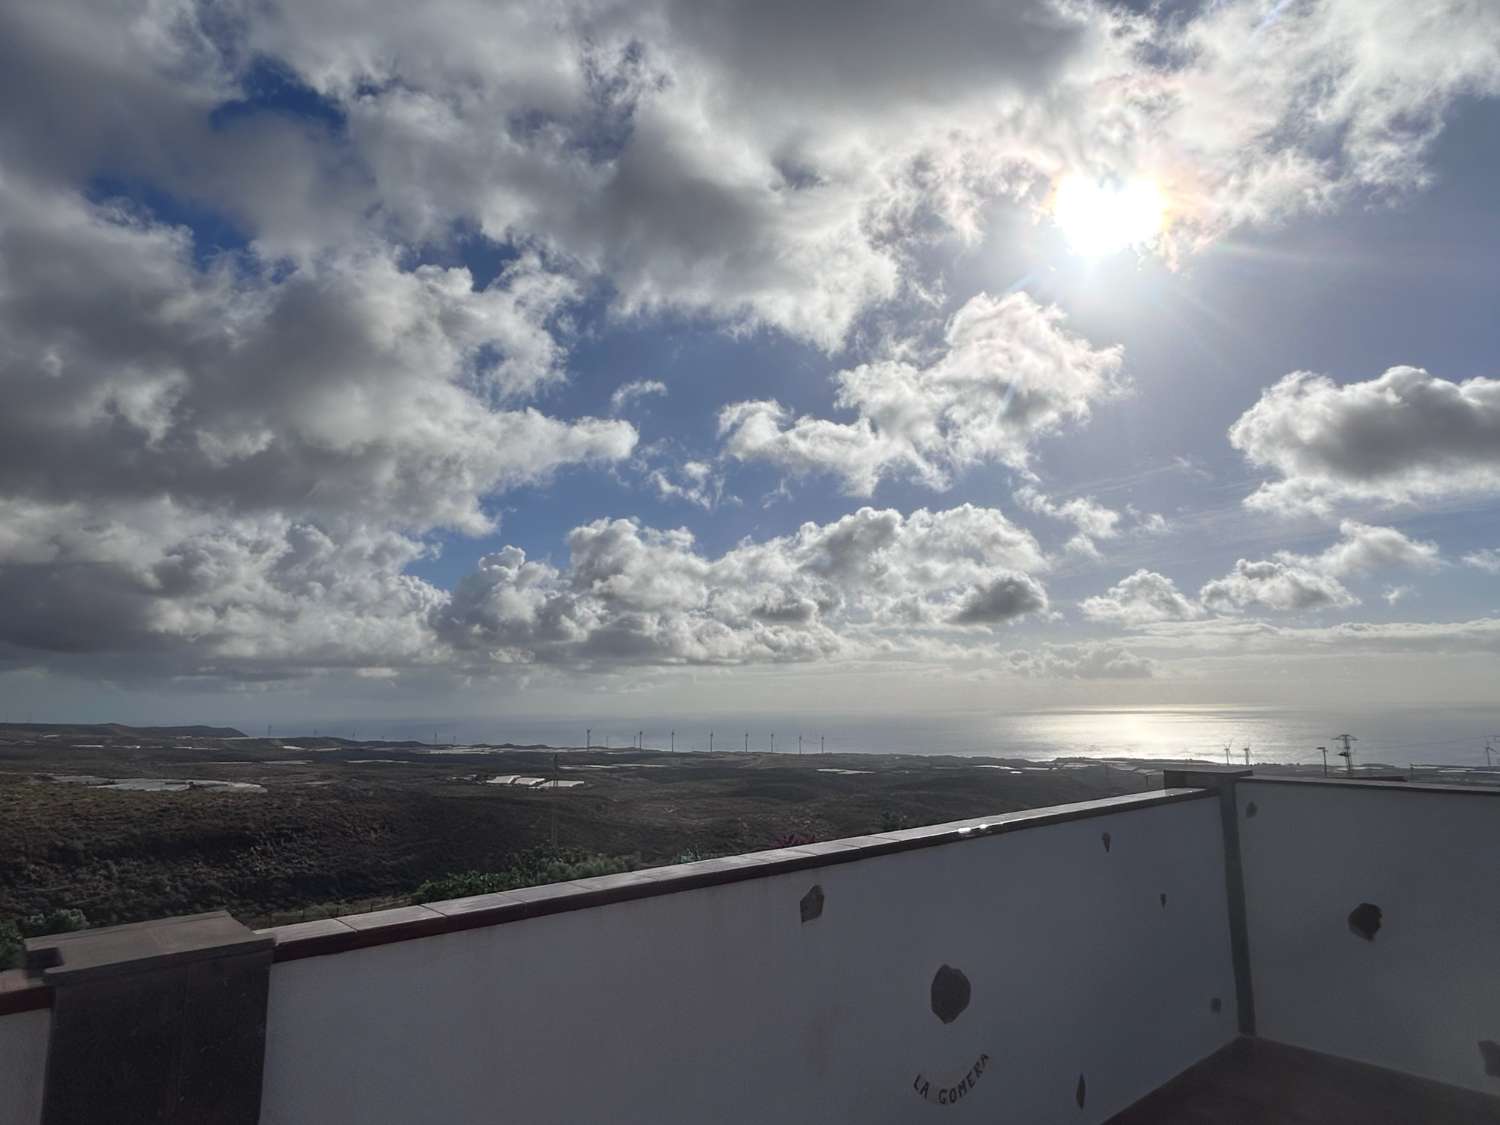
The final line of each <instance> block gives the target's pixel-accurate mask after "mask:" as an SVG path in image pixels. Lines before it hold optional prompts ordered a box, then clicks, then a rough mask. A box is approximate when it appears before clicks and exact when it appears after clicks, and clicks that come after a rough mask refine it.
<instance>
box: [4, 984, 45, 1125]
mask: <svg viewBox="0 0 1500 1125" xmlns="http://www.w3.org/2000/svg"><path fill="white" fill-rule="evenodd" d="M51 1030H52V1013H51V1012H49V1011H47V1010H46V1009H45V1008H43V1009H41V1010H40V1011H35V1012H18V1013H16V1014H15V1015H10V1016H0V1125H37V1123H38V1122H39V1121H41V1119H42V1083H43V1080H44V1078H45V1077H46V1075H45V1071H46V1066H47V1036H48V1034H49V1033H50V1032H51Z"/></svg>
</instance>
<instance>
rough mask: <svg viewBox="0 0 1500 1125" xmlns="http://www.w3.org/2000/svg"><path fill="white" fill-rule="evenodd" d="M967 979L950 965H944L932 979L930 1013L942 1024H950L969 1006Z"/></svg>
mask: <svg viewBox="0 0 1500 1125" xmlns="http://www.w3.org/2000/svg"><path fill="white" fill-rule="evenodd" d="M969 995H970V989H969V978H968V977H966V976H964V974H963V973H962V972H960V971H959V970H958V969H955V968H953V967H952V966H951V965H944V966H943V967H942V968H940V969H939V970H938V971H937V972H936V973H935V974H933V977H932V1013H933V1015H935V1016H937V1018H938V1019H940V1020H942V1021H943V1022H944V1023H952V1022H953V1021H954V1020H956V1019H958V1017H959V1016H961V1015H963V1013H964V1009H965V1008H967V1007H968V1006H969Z"/></svg>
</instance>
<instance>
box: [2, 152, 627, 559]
mask: <svg viewBox="0 0 1500 1125" xmlns="http://www.w3.org/2000/svg"><path fill="white" fill-rule="evenodd" d="M0 292H4V293H5V294H6V299H5V300H4V301H3V302H0V341H3V343H0V387H4V388H5V390H6V393H7V394H8V396H9V403H8V407H7V409H6V410H5V411H4V412H3V414H0V494H9V495H11V496H15V497H31V498H34V499H39V500H48V501H51V502H57V503H61V502H67V501H72V500H81V499H86V498H87V499H95V500H101V501H104V500H115V501H119V500H127V499H149V498H152V497H158V496H166V497H170V498H172V499H173V500H174V501H177V502H179V503H182V504H186V505H197V506H200V507H204V508H207V507H223V508H227V509H230V510H234V511H282V512H287V513H293V514H299V515H300V516H302V517H303V518H315V519H320V520H325V521H326V520H332V519H337V520H341V521H348V520H356V521H358V520H374V521H377V522H381V523H390V524H393V525H396V526H400V527H405V528H408V529H412V530H417V531H422V530H426V529H428V528H432V527H451V528H455V529H458V530H462V531H467V532H481V531H486V530H489V529H490V528H491V527H492V521H491V518H490V517H489V516H488V515H487V513H486V512H485V510H484V499H485V497H486V496H487V495H489V494H491V493H493V492H496V491H499V490H503V489H505V488H509V487H513V486H515V485H518V484H523V483H530V482H535V481H540V480H545V479H546V478H547V476H548V475H549V474H550V473H551V472H553V471H554V470H555V469H557V468H558V467H560V466H563V465H567V464H572V463H578V462H590V461H592V462H596V463H604V462H609V461H617V460H620V459H622V458H625V457H627V456H628V455H629V454H630V452H631V450H632V449H633V447H634V445H635V441H636V433H635V430H634V428H633V427H631V426H630V425H629V424H628V423H626V422H620V421H603V420H596V419H582V420H579V421H575V422H564V421H560V420H558V419H554V418H550V417H547V416H546V415H543V414H541V413H539V412H538V411H536V410H535V409H533V408H521V409H517V408H515V407H513V406H510V405H507V404H508V403H510V402H511V401H513V400H514V399H516V398H518V397H524V396H526V395H528V394H531V393H533V392H535V390H536V389H537V388H538V387H540V386H543V385H545V384H547V383H548V382H550V381H552V380H554V379H556V378H557V377H558V364H559V362H560V354H559V351H558V348H557V346H556V344H555V342H554V341H553V338H552V336H551V335H550V333H549V331H548V329H547V322H548V320H549V318H550V317H551V316H552V315H554V314H555V313H556V312H557V311H558V309H559V307H560V305H561V304H562V302H564V301H566V300H568V299H569V298H570V297H571V295H572V287H571V285H570V284H569V283H568V282H566V281H564V280H562V279H559V278H557V277H555V276H553V275H550V274H548V273H547V272H546V270H545V269H544V268H543V267H542V266H541V264H540V263H539V262H538V261H537V260H536V259H535V258H529V257H528V258H522V259H518V260H517V261H516V262H514V263H513V264H512V265H511V266H510V267H508V268H507V269H506V270H505V271H504V272H503V273H502V274H501V276H500V277H498V278H497V279H496V280H495V282H494V283H492V284H491V285H490V286H488V287H486V288H484V289H482V290H476V289H475V288H474V287H473V284H472V279H471V278H470V275H469V273H468V271H467V270H464V269H443V268H438V267H433V266H424V267H420V268H418V269H415V270H403V269H401V268H399V267H398V265H397V263H396V262H395V261H394V260H393V258H392V257H391V256H390V255H389V254H388V253H386V252H383V251H378V250H370V251H362V252H358V253H355V254H353V255H352V256H339V257H335V258H330V259H327V260H325V261H321V262H319V263H316V264H311V265H308V266H306V267H303V268H297V269H293V270H290V271H287V270H286V269H284V268H281V267H278V266H276V265H274V264H272V263H265V262H261V261H260V260H258V259H256V258H255V257H254V256H253V255H252V256H246V257H243V258H241V259H236V260H233V261H224V262H221V263H220V264H219V265H217V266H215V267H213V268H210V269H208V270H206V271H205V270H200V269H198V268H197V266H196V264H195V263H194V261H193V259H192V248H191V246H190V243H189V240H188V237H187V235H186V233H185V232H184V231H183V230H181V229H179V228H174V227H168V226H163V225H160V224H154V223H150V222H145V221H141V220H139V219H137V218H135V217H134V216H132V215H131V214H130V213H128V212H126V211H122V210H119V209H116V208H111V207H108V206H94V205H91V204H88V203H87V202H85V201H84V200H82V199H80V198H79V197H77V196H73V195H50V196H45V197H44V196H41V195H39V194H37V193H35V192H31V191H28V190H25V189H24V188H22V187H19V186H18V185H16V184H13V183H9V182H0Z"/></svg>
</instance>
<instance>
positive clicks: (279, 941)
mask: <svg viewBox="0 0 1500 1125" xmlns="http://www.w3.org/2000/svg"><path fill="white" fill-rule="evenodd" d="M1216 796H1217V794H1216V793H1215V792H1214V791H1212V790H1207V789H1161V790H1154V791H1152V792H1149V793H1132V794H1128V795H1126V796H1123V797H1106V798H1103V799H1101V800H1096V801H1080V802H1077V803H1075V804H1068V805H1050V806H1047V807H1044V808H1038V809H1023V810H1021V811H1019V812H1009V813H996V814H995V815H994V816H983V817H973V818H970V819H968V820H960V821H954V822H952V823H949V824H934V825H927V826H925V827H922V828H910V829H903V830H901V831H897V832H882V833H875V834H871V835H867V836H855V837H851V838H849V839H845V840H830V841H826V842H823V843H815V844H801V845H798V846H796V847H789V848H776V849H773V850H770V851H763V852H750V853H748V854H746V855H737V856H725V857H722V858H718V859H705V860H698V861H696V862H693V863H684V864H676V865H673V866H670V867H655V868H646V869H644V870H641V871H628V872H625V873H623V874H620V875H603V876H597V877H594V878H588V879H577V880H574V881H573V882H569V883H553V884H549V885H546V886H540V887H524V888H520V889H518V890H514V891H499V892H496V893H494V894H485V895H472V896H470V897H467V898H459V899H452V900H449V901H447V902H430V903H427V904H425V905H423V906H413V907H397V908H395V909H394V910H381V911H376V912H375V913H373V914H354V915H347V916H345V917H343V918H339V919H322V920H320V921H317V922H300V923H296V924H295V925H290V926H278V927H275V928H272V929H268V930H261V931H259V933H261V934H263V935H266V936H269V937H272V938H274V939H275V941H276V947H275V954H274V955H275V959H276V960H277V961H293V960H298V959H300V958H303V957H317V956H321V955H323V954H326V953H341V952H345V951H348V950H353V949H360V948H365V947H368V946H372V945H384V944H387V943H389V942H394V941H406V940H409V939H411V938H418V937H429V936H432V935H434V934H440V933H454V932H458V931H460V930H467V929H476V928H479V927H482V926H495V925H502V924H504V923H506V922H518V921H521V920H523V919H526V918H538V917H543V916H545V915H549V914H563V913H567V912H569V911H573V910H586V909H589V908H591V907H595V906H605V905H608V904H610V903H615V902H628V901H631V900H633V899H641V898H651V897H655V896H657V895H666V894H675V893H678V892H681V891H689V890H697V889H700V888H703V887H714V886H723V885H726V884H729V883H738V882H743V881H744V880H747V879H759V878H763V877H765V876H769V875H779V874H785V873H790V872H794V871H804V870H809V869H815V868H821V867H831V866H833V865H835V864H841V863H852V862H855V861H858V860H862V859H873V858H875V857H877V856H883V855H893V854H895V853H897V852H905V851H914V850H916V849H919V848H928V847H937V846H941V845H945V844H957V843H962V842H964V841H966V840H975V839H979V838H981V837H984V836H995V835H1001V834H1004V833H1006V832H1015V831H1020V830H1022V829H1026V828H1040V827H1043V826H1046V825H1049V824H1062V823H1066V822H1067V821H1071V820H1080V819H1083V818H1086V817H1096V816H1110V815H1113V814H1115V813H1122V812H1131V811H1135V810H1144V809H1153V808H1157V807H1159V806H1162V805H1169V804H1175V803H1177V802H1179V801H1195V800H1203V799H1208V798H1216ZM333 922H337V923H339V924H340V925H338V926H334V925H329V923H333Z"/></svg>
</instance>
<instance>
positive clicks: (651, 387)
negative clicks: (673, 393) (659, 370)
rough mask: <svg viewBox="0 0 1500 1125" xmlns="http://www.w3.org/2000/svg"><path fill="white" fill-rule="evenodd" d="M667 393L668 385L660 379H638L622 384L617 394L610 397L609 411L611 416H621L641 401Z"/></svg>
mask: <svg viewBox="0 0 1500 1125" xmlns="http://www.w3.org/2000/svg"><path fill="white" fill-rule="evenodd" d="M666 393H667V385H666V384H665V383H663V382H662V381H661V380H660V379H636V380H633V381H632V382H629V383H621V384H620V385H619V386H618V387H616V388H615V393H614V394H612V395H610V396H609V411H610V413H611V414H619V413H620V412H621V411H622V410H624V409H625V408H626V407H628V406H629V405H630V404H631V403H633V402H636V401H637V400H639V399H643V398H649V397H650V396H651V395H664V394H666Z"/></svg>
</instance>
